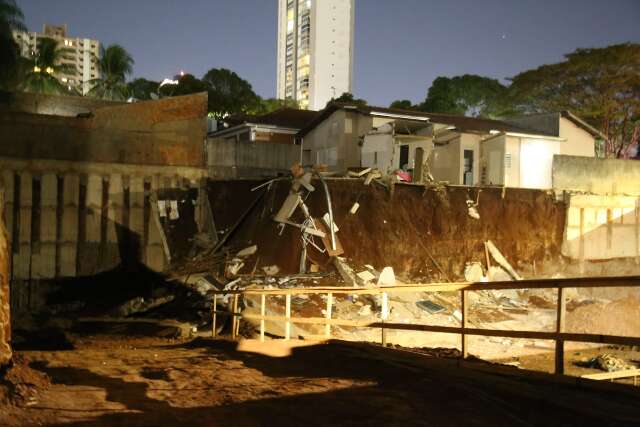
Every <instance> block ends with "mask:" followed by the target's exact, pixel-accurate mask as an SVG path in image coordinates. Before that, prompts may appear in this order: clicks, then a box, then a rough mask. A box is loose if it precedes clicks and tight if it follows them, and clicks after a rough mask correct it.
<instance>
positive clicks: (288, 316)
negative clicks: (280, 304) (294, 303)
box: [284, 294, 291, 340]
mask: <svg viewBox="0 0 640 427" xmlns="http://www.w3.org/2000/svg"><path fill="white" fill-rule="evenodd" d="M285 317H286V320H285V324H284V339H285V340H289V339H290V338H291V294H287V296H286V297H285Z"/></svg>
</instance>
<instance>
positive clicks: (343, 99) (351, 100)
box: [329, 92, 367, 107]
mask: <svg viewBox="0 0 640 427" xmlns="http://www.w3.org/2000/svg"><path fill="white" fill-rule="evenodd" d="M332 102H339V103H341V104H351V105H357V106H360V107H363V106H365V105H367V101H366V100H364V99H361V98H356V97H354V96H353V94H352V93H349V92H344V93H343V94H342V95H340V96H339V97H337V98H331V100H330V101H329V103H332Z"/></svg>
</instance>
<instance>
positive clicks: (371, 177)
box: [364, 169, 382, 185]
mask: <svg viewBox="0 0 640 427" xmlns="http://www.w3.org/2000/svg"><path fill="white" fill-rule="evenodd" d="M380 178H382V174H381V173H380V172H379V171H378V170H377V169H374V170H372V171H371V172H369V173H368V174H367V177H366V178H365V180H364V185H370V184H371V182H372V181H373V180H374V179H380Z"/></svg>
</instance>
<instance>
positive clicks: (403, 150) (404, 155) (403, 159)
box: [400, 145, 409, 170]
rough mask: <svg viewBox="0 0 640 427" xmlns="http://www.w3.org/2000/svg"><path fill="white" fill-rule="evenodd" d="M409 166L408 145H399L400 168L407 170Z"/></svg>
mask: <svg viewBox="0 0 640 427" xmlns="http://www.w3.org/2000/svg"><path fill="white" fill-rule="evenodd" d="M408 167H409V146H408V145H401V146H400V169H403V170H407V168H408Z"/></svg>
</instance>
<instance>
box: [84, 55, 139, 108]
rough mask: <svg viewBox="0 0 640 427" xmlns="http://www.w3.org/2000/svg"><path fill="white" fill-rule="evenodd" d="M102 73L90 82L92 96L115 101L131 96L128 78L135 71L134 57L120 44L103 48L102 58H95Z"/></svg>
mask: <svg viewBox="0 0 640 427" xmlns="http://www.w3.org/2000/svg"><path fill="white" fill-rule="evenodd" d="M95 62H96V64H97V67H98V71H99V72H100V75H99V76H98V78H96V79H93V80H91V81H90V83H91V84H92V85H93V87H92V88H91V90H90V91H89V95H90V96H95V97H97V98H101V99H109V100H113V101H124V100H126V99H127V98H128V97H129V88H128V87H127V84H126V78H127V76H128V75H130V74H131V73H132V72H133V64H134V61H133V58H132V57H131V55H130V54H129V52H127V51H126V50H125V48H123V47H122V46H120V45H118V44H113V45H110V46H108V47H107V48H106V49H104V48H103V49H101V55H100V58H95Z"/></svg>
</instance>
